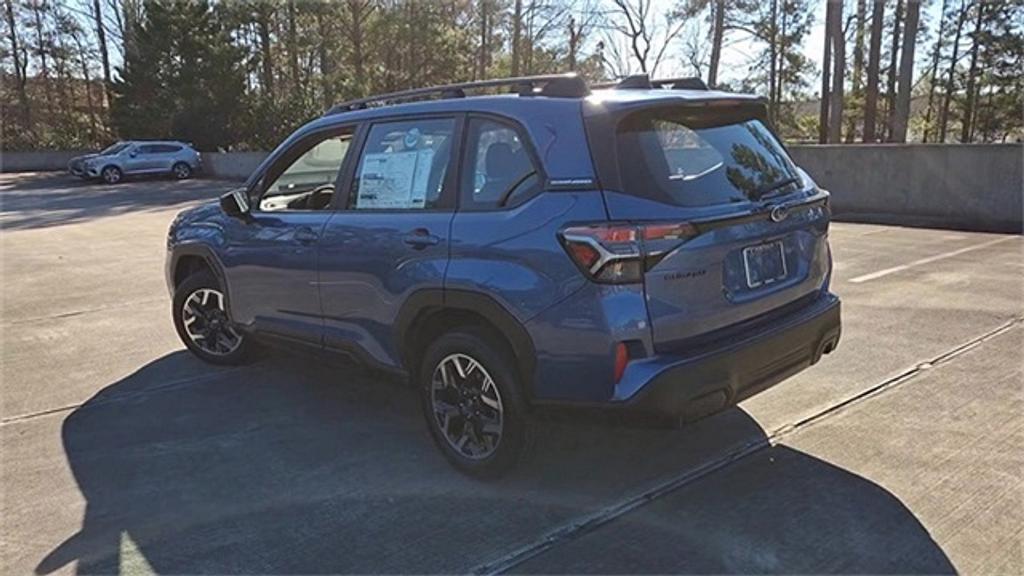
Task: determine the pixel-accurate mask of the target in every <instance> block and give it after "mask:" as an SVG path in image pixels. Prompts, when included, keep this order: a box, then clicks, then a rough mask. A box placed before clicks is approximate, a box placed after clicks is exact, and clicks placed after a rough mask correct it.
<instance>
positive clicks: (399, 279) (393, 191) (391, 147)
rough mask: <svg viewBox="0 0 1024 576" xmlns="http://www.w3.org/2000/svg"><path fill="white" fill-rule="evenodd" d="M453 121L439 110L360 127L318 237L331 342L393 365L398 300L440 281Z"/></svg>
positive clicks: (450, 200)
mask: <svg viewBox="0 0 1024 576" xmlns="http://www.w3.org/2000/svg"><path fill="white" fill-rule="evenodd" d="M458 125H459V122H458V121H457V119H456V118H453V117H437V118H425V119H417V120H402V121H382V122H378V123H375V124H372V125H371V126H370V127H369V129H368V130H366V136H365V138H364V142H363V144H362V146H361V148H362V152H361V153H360V155H359V158H358V162H357V163H356V164H355V165H354V170H353V175H352V177H351V179H350V180H349V182H350V184H349V186H348V187H347V191H346V194H345V196H344V199H343V200H342V199H341V198H339V204H340V205H339V209H338V210H337V211H336V212H335V213H334V214H333V215H332V216H331V219H330V220H329V221H328V222H327V226H326V227H325V229H324V232H323V240H322V242H321V243H320V297H321V301H322V302H323V311H324V328H325V332H324V333H325V339H324V343H325V345H326V346H327V347H329V348H337V349H342V350H345V351H348V352H355V353H356V354H357V355H359V356H362V357H363V358H364V359H368V360H370V361H371V362H376V363H380V364H384V365H388V366H398V365H399V362H400V360H399V355H398V346H397V343H396V342H395V340H396V335H395V334H394V332H393V327H394V325H395V319H396V316H397V314H398V311H399V309H400V306H401V304H402V303H403V302H404V301H405V300H406V299H407V298H408V296H409V295H410V294H411V293H413V292H415V291H417V290H420V289H430V288H433V289H437V290H440V289H441V288H443V286H444V275H445V271H446V268H447V266H448V238H449V228H450V227H451V221H452V216H453V214H454V194H453V191H454V189H453V185H454V181H453V178H452V175H453V174H454V170H453V168H452V159H453V158H454V157H455V155H454V153H453V150H452V148H453V145H454V143H455V142H456V141H458V136H457V133H458Z"/></svg>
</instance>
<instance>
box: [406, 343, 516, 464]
mask: <svg viewBox="0 0 1024 576" xmlns="http://www.w3.org/2000/svg"><path fill="white" fill-rule="evenodd" d="M419 388H420V396H421V403H422V407H423V415H424V418H425V419H426V422H427V428H428V429H429V430H430V435H431V437H432V438H433V439H434V442H435V443H436V444H437V447H438V448H439V449H440V450H441V453H442V454H444V456H445V458H446V459H447V460H448V462H449V463H451V465H452V466H454V467H455V468H456V469H457V470H459V471H460V472H462V473H464V474H468V475H470V476H475V477H478V478H494V477H497V476H500V475H501V474H503V473H505V472H507V471H509V470H510V469H511V468H512V467H514V466H515V465H516V464H517V463H518V462H519V461H520V460H521V459H522V457H523V455H524V453H525V452H526V447H527V444H528V437H529V419H528V414H527V405H526V402H525V399H524V397H523V394H522V387H521V383H520V381H519V377H518V375H517V373H516V370H515V364H514V362H513V360H512V358H511V355H510V354H509V353H508V352H506V351H505V350H504V349H503V347H501V346H498V345H496V344H495V338H494V337H492V336H491V335H490V334H488V333H487V332H486V331H484V330H480V329H477V328H461V329H457V330H455V331H453V332H449V333H447V334H444V335H443V336H441V337H440V338H438V339H437V340H435V341H434V343H433V344H431V345H430V346H429V347H428V348H427V350H426V352H425V354H424V355H423V363H422V366H421V369H420V374H419Z"/></svg>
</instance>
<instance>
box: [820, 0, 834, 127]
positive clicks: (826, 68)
mask: <svg viewBox="0 0 1024 576" xmlns="http://www.w3.org/2000/svg"><path fill="white" fill-rule="evenodd" d="M834 10H835V4H833V3H832V2H828V3H827V4H825V53H824V55H823V56H822V59H821V99H820V102H819V104H820V109H819V111H818V143H819V144H828V114H829V102H830V101H831V99H832V95H831V93H830V92H831V83H832V22H834V21H835V18H834V17H833V16H832V12H833V11H834Z"/></svg>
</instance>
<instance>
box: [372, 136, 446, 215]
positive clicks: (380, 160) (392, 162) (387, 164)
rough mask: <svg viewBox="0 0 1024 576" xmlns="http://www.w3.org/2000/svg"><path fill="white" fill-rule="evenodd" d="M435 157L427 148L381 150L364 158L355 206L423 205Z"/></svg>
mask: <svg viewBox="0 0 1024 576" xmlns="http://www.w3.org/2000/svg"><path fill="white" fill-rule="evenodd" d="M433 160H434V151H433V150H432V149H430V148H426V149H423V150H415V151H410V152H381V153H376V154H367V155H366V156H364V157H363V164H362V168H361V169H360V174H359V194H358V198H357V201H356V206H357V207H358V208H371V209H372V208H381V209H387V208H390V209H395V208H423V207H424V203H425V201H426V197H427V183H428V180H429V177H430V169H431V166H432V164H433Z"/></svg>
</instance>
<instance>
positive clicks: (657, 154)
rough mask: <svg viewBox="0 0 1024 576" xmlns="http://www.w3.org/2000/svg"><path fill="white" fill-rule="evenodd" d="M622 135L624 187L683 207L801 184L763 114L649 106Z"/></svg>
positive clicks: (755, 195) (623, 125)
mask: <svg viewBox="0 0 1024 576" xmlns="http://www.w3.org/2000/svg"><path fill="white" fill-rule="evenodd" d="M723 120H724V121H723ZM616 139H617V144H618V146H617V147H618V157H619V158H618V160H619V172H620V176H621V182H622V185H623V187H624V188H625V190H624V191H625V192H627V193H632V194H637V195H641V196H647V197H655V198H657V199H659V200H665V199H668V200H669V201H671V202H674V203H675V204H679V205H681V206H710V205H714V204H724V203H728V202H742V201H747V200H758V199H761V198H764V197H767V196H773V195H777V194H781V193H785V192H791V191H792V190H793V188H794V187H795V186H799V182H800V180H799V178H798V177H797V174H796V170H795V168H794V167H793V164H792V162H791V161H790V160H789V158H788V157H787V155H786V152H785V150H783V148H782V146H780V145H779V143H778V141H777V140H776V139H775V136H774V135H773V134H772V133H771V132H770V131H769V130H768V128H767V127H766V126H765V125H764V124H763V123H762V122H761V121H760V120H759V119H756V118H749V117H748V118H746V119H744V118H742V117H739V118H730V119H722V118H719V119H717V120H716V119H710V118H708V117H707V114H704V118H701V116H700V115H697V114H694V113H693V112H686V111H682V112H676V111H672V110H661V111H649V112H644V113H639V114H633V115H632V116H629V117H626V118H625V119H623V120H622V122H620V123H619V126H618V130H617V135H616Z"/></svg>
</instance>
